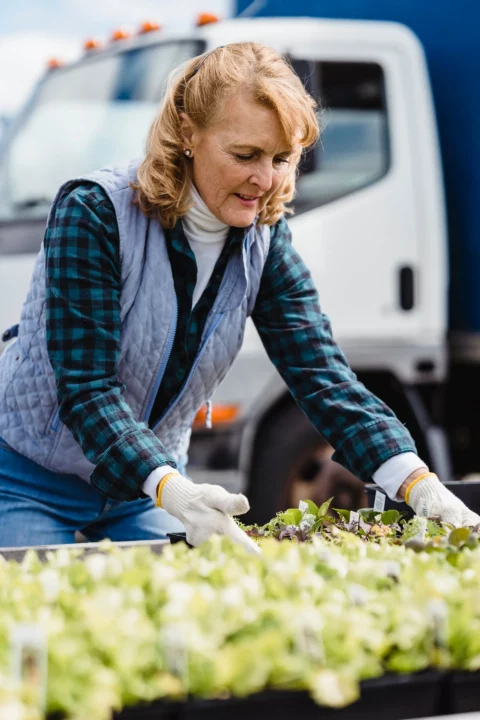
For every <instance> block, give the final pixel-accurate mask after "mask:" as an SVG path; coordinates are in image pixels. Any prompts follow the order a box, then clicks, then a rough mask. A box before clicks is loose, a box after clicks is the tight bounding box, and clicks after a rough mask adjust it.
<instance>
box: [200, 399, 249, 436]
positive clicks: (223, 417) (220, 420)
mask: <svg viewBox="0 0 480 720" xmlns="http://www.w3.org/2000/svg"><path fill="white" fill-rule="evenodd" d="M239 414H240V411H239V408H238V405H213V406H212V425H229V424H231V423H233V422H235V420H236V419H237V418H238V416H239ZM206 419H207V408H206V405H204V406H203V407H201V408H200V410H199V411H198V413H197V414H196V416H195V420H194V421H193V429H194V430H201V429H202V428H205V421H206Z"/></svg>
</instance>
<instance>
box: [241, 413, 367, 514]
mask: <svg viewBox="0 0 480 720" xmlns="http://www.w3.org/2000/svg"><path fill="white" fill-rule="evenodd" d="M332 453H333V449H332V448H331V447H330V445H329V444H328V443H327V441H326V440H325V439H324V438H323V436H322V435H321V434H320V433H319V432H317V430H315V428H314V427H313V425H312V424H311V423H310V421H309V420H308V419H307V417H306V416H305V415H304V413H303V412H302V411H301V410H300V408H299V407H298V406H297V405H296V404H295V403H294V402H293V401H289V402H287V403H284V404H283V405H282V406H281V407H279V408H277V410H276V411H275V412H274V414H273V415H272V416H270V417H269V418H267V419H266V420H265V421H264V422H263V424H262V426H261V427H260V429H259V432H258V433H257V437H256V439H255V445H254V451H253V456H252V465H251V468H250V473H249V489H248V493H247V495H248V499H249V501H250V512H249V513H248V514H247V515H246V516H245V520H244V519H243V518H242V521H244V522H247V523H258V524H263V523H266V522H268V521H269V520H271V518H273V517H274V516H275V515H276V513H277V512H279V511H281V510H285V509H286V508H288V507H293V506H294V505H295V506H298V500H299V499H306V498H307V497H308V498H309V499H311V500H314V501H315V502H316V503H317V504H319V503H321V502H323V501H324V500H326V499H327V498H328V497H332V496H334V497H335V501H334V503H333V505H334V507H350V508H351V509H358V508H359V507H364V506H365V505H366V498H365V493H364V486H363V483H362V482H361V481H360V480H358V479H357V478H356V477H355V476H354V475H352V474H351V473H350V472H348V471H347V470H345V469H344V468H342V467H341V466H340V465H338V463H335V462H333V461H332V460H331V459H330V458H331V455H332ZM335 502H336V503H337V504H335Z"/></svg>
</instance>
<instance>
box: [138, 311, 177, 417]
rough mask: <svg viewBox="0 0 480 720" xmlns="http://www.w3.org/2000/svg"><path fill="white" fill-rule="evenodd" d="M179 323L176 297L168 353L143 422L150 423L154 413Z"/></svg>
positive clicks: (164, 357)
mask: <svg viewBox="0 0 480 720" xmlns="http://www.w3.org/2000/svg"><path fill="white" fill-rule="evenodd" d="M177 323H178V303H177V298H176V297H175V314H174V321H173V323H172V331H171V332H170V337H169V338H168V347H167V352H166V353H165V355H164V356H163V359H162V362H161V365H160V368H159V370H158V374H157V377H156V380H155V385H154V386H153V389H152V392H151V393H150V398H149V400H148V405H147V407H146V409H145V412H144V415H143V420H144V422H148V418H149V417H150V413H151V412H152V407H153V403H154V402H155V398H156V396H157V393H158V388H159V387H160V383H161V382H162V380H163V376H164V374H165V370H166V367H167V363H168V361H169V358H170V354H171V352H172V348H173V342H174V340H175V333H176V332H177Z"/></svg>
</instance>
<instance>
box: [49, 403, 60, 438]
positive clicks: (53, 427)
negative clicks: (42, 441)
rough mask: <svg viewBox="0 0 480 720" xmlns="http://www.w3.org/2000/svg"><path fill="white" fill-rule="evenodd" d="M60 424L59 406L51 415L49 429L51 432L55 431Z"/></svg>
mask: <svg viewBox="0 0 480 720" xmlns="http://www.w3.org/2000/svg"><path fill="white" fill-rule="evenodd" d="M59 425H60V408H58V409H57V411H56V412H55V415H54V416H53V420H52V422H51V423H50V430H52V431H53V432H57V431H58V428H59Z"/></svg>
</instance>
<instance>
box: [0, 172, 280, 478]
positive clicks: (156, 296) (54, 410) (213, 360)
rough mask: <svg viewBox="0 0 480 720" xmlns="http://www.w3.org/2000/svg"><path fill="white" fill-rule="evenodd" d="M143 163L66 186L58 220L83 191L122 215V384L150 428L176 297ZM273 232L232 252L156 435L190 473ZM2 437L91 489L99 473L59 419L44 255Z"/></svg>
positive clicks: (1, 364)
mask: <svg viewBox="0 0 480 720" xmlns="http://www.w3.org/2000/svg"><path fill="white" fill-rule="evenodd" d="M137 168H138V161H135V162H132V163H130V165H128V166H126V167H120V168H105V169H103V170H98V171H96V172H93V173H91V174H88V175H85V176H83V177H80V178H76V179H75V180H71V181H70V182H67V183H66V184H65V185H63V186H62V187H61V188H60V190H59V192H58V194H57V196H56V197H55V199H54V201H53V204H52V208H51V210H50V215H52V213H53V212H55V207H56V205H57V203H58V201H59V200H60V198H62V197H63V196H64V195H65V194H66V193H68V192H69V191H70V190H71V189H72V188H73V187H74V185H75V184H77V183H78V182H80V181H82V180H88V181H91V182H94V183H97V184H99V185H101V186H102V188H103V189H104V190H105V191H106V193H107V195H108V196H109V198H110V200H111V202H112V204H113V207H114V209H115V213H116V218H117V223H118V230H119V238H120V260H121V298H120V308H121V309H120V313H121V318H120V319H121V340H120V359H119V363H118V367H117V378H118V381H119V382H121V383H123V384H124V385H125V392H124V397H125V400H126V401H127V402H128V404H129V406H130V407H131V409H132V412H133V415H134V417H135V420H136V421H137V422H138V423H140V424H144V426H145V427H146V426H147V425H146V423H147V420H148V418H149V415H150V411H151V408H152V405H153V401H154V399H155V395H156V393H157V391H158V388H159V385H160V383H161V380H162V377H163V373H164V372H165V368H166V365H167V361H168V358H169V355H170V352H171V349H172V345H173V339H174V335H175V329H176V322H177V299H176V295H175V289H174V283H173V277H172V271H171V266H170V261H169V258H168V251H167V245H166V241H165V236H164V233H163V231H162V228H161V225H160V223H159V222H158V221H157V220H154V219H148V218H147V217H146V216H145V215H144V214H143V213H142V212H141V210H140V209H139V208H138V206H137V205H135V204H134V203H133V200H134V191H133V190H132V189H131V187H130V182H131V181H134V180H136V174H137ZM269 243H270V232H269V228H268V227H267V226H254V227H253V228H252V229H251V230H250V231H249V233H248V235H247V236H246V238H245V241H244V243H243V246H242V248H241V249H238V251H236V252H233V253H231V255H230V258H229V261H228V264H227V267H226V270H225V273H224V277H223V280H222V283H221V286H220V289H219V292H218V294H217V297H216V299H215V302H214V304H213V307H212V308H211V310H210V313H209V315H208V317H207V320H206V323H205V329H204V332H203V336H202V340H201V344H200V349H199V351H198V354H197V357H196V359H195V361H194V364H193V366H192V370H191V372H190V374H189V376H188V378H187V380H186V382H185V383H184V386H183V388H182V390H181V391H180V393H179V394H178V395H177V397H176V398H175V399H174V400H173V402H172V403H171V404H170V406H169V408H168V409H167V410H166V412H165V413H164V415H163V417H161V418H160V420H159V421H158V422H157V423H156V424H155V425H154V427H153V428H152V430H153V432H154V433H155V435H156V436H157V437H158V438H159V439H160V440H161V442H162V443H163V445H164V446H165V448H166V449H167V451H168V452H169V453H170V455H171V456H172V458H173V459H174V460H175V461H176V462H177V464H178V466H179V467H180V468H182V469H184V467H185V464H186V456H187V450H188V445H189V441H190V432H191V426H192V423H193V420H194V418H195V414H196V413H197V411H198V409H199V408H200V407H201V406H202V405H203V404H204V403H205V402H206V401H207V400H208V399H209V398H210V396H211V395H212V393H213V391H214V390H215V388H216V387H217V385H218V384H219V383H220V382H221V380H222V379H223V378H224V376H225V374H226V373H227V371H228V369H229V368H230V366H231V364H232V362H233V360H234V359H235V357H236V355H237V353H238V351H239V349H240V347H241V344H242V340H243V334H244V329H245V323H246V320H247V317H248V316H249V315H250V314H251V313H252V310H253V308H254V305H255V300H256V297H257V293H258V289H259V285H260V279H261V275H262V271H263V267H264V264H265V260H266V257H267V254H268V248H269ZM0 437H2V438H3V439H4V440H5V441H6V442H7V443H8V444H9V445H10V446H11V447H12V448H13V449H14V450H16V451H17V452H19V453H21V454H22V455H25V456H26V457H28V458H30V459H31V460H33V461H34V462H36V463H38V464H39V465H41V466H42V467H44V468H47V469H48V470H52V471H54V472H59V473H73V474H76V475H78V476H80V477H81V478H83V479H84V480H86V481H88V480H89V477H90V475H91V473H92V471H93V469H94V467H95V466H94V465H93V464H92V463H91V462H90V461H89V460H88V459H87V458H86V457H85V455H84V453H83V451H82V449H81V447H80V445H79V444H78V443H77V442H76V440H75V439H74V437H73V435H72V434H71V432H70V430H69V429H68V427H66V425H64V424H63V423H61V422H60V421H59V417H58V403H57V395H56V384H55V377H54V373H53V370H52V367H51V365H50V361H49V357H48V352H47V343H46V330H45V254H44V248H43V245H42V247H41V249H40V252H39V255H38V257H37V260H36V263H35V267H34V271H33V275H32V279H31V283H30V289H29V292H28V295H27V299H26V301H25V303H24V306H23V309H22V313H21V318H20V324H19V328H18V337H17V338H16V339H15V340H14V341H13V342H12V343H10V344H9V345H8V346H7V348H6V350H5V351H4V353H3V354H2V355H1V356H0Z"/></svg>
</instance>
